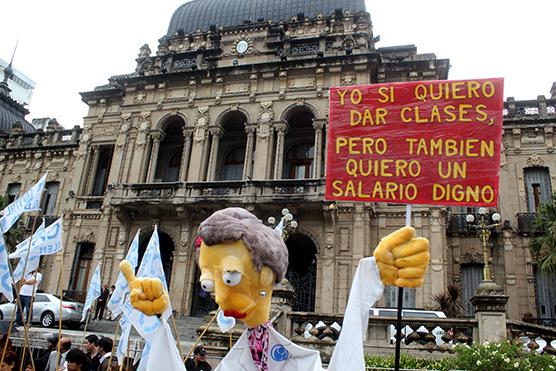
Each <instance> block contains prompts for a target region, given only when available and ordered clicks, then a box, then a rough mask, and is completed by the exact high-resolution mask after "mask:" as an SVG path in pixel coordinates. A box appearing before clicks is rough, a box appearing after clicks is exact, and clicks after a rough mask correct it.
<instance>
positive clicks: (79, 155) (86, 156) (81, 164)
mask: <svg viewBox="0 0 556 371" xmlns="http://www.w3.org/2000/svg"><path fill="white" fill-rule="evenodd" d="M83 147H84V148H83V150H81V148H80V149H79V150H78V151H77V152H75V154H76V161H75V164H74V168H75V169H84V171H83V172H82V173H81V178H80V179H79V188H78V189H77V194H78V195H80V196H82V195H85V192H86V191H87V181H88V178H87V176H88V174H89V170H90V168H91V156H92V153H91V152H92V150H91V149H90V148H91V147H90V146H89V145H88V144H85V145H83Z"/></svg>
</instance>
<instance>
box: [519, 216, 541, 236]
mask: <svg viewBox="0 0 556 371" xmlns="http://www.w3.org/2000/svg"><path fill="white" fill-rule="evenodd" d="M536 215H537V214H535V213H519V214H517V232H518V233H519V234H522V235H524V236H527V235H528V234H530V233H532V232H533V231H532V228H531V223H533V220H535V216H536Z"/></svg>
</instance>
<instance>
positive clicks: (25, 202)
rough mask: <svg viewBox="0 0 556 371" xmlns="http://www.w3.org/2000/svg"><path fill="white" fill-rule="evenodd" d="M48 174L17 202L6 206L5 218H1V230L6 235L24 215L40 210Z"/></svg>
mask: <svg viewBox="0 0 556 371" xmlns="http://www.w3.org/2000/svg"><path fill="white" fill-rule="evenodd" d="M45 182H46V174H44V175H43V176H42V178H41V179H40V180H39V181H38V182H37V183H36V184H35V185H34V186H33V187H31V189H29V190H28V191H27V192H25V193H24V194H23V195H22V196H21V197H19V198H18V199H17V200H15V201H14V202H12V203H11V204H9V205H8V206H6V208H5V209H4V216H3V217H2V218H0V229H1V231H2V232H3V233H6V232H7V231H8V230H9V229H10V228H11V227H12V225H14V224H15V222H16V221H17V219H19V217H20V216H21V214H23V213H27V212H30V211H36V210H40V203H41V197H42V191H43V190H44V184H45Z"/></svg>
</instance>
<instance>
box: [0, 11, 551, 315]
mask: <svg viewBox="0 0 556 371" xmlns="http://www.w3.org/2000/svg"><path fill="white" fill-rule="evenodd" d="M240 44H241V45H240ZM136 61H137V68H136V71H135V72H133V73H130V74H128V75H120V76H112V77H111V78H110V79H109V84H108V85H104V86H99V87H97V88H95V89H94V90H93V91H90V92H85V93H82V94H81V95H82V98H83V101H84V102H85V103H87V105H88V106H89V112H88V114H87V116H86V117H85V119H84V123H83V128H82V129H80V128H74V129H73V130H71V131H68V130H60V129H59V128H58V129H56V130H54V129H52V131H49V130H47V131H46V132H42V131H39V132H37V133H35V134H21V133H14V134H13V135H11V136H7V137H5V138H4V139H5V141H6V143H7V144H6V145H5V147H4V148H2V149H0V174H1V177H0V190H2V191H4V190H8V189H14V188H13V184H15V183H20V184H21V190H23V189H26V188H28V187H29V186H30V185H31V184H32V183H33V182H34V181H36V180H37V179H38V178H39V176H40V175H41V174H43V173H44V172H45V171H46V170H48V171H49V177H48V181H49V182H51V183H53V184H54V183H55V182H58V188H57V189H56V196H55V200H54V201H53V202H54V207H51V209H50V210H51V213H52V215H58V216H60V215H63V216H64V239H65V241H64V244H65V250H64V256H63V266H61V262H62V255H61V253H60V254H59V255H58V256H56V257H51V258H49V259H46V260H45V261H44V266H45V268H46V271H47V274H45V275H44V276H45V278H44V282H43V284H42V287H41V288H42V289H43V290H45V291H49V292H53V291H55V290H58V289H60V287H61V288H62V289H64V290H66V289H67V290H68V291H69V294H74V295H78V294H79V292H81V291H82V290H84V289H85V288H86V285H87V282H88V280H89V279H90V276H92V273H93V270H94V267H95V266H96V264H97V263H98V262H102V263H103V281H104V282H114V281H115V279H116V277H117V274H118V263H119V261H120V260H121V259H122V258H123V257H124V255H125V253H126V251H127V249H128V246H129V243H130V241H131V239H132V238H133V236H134V234H135V233H136V231H137V230H138V229H139V228H141V230H142V234H141V236H142V237H141V240H142V241H141V246H142V248H143V249H144V247H145V245H146V241H147V237H148V235H149V234H150V232H151V231H152V225H154V224H156V225H158V226H159V231H160V236H161V237H160V238H161V245H162V246H161V250H162V256H163V260H164V267H165V270H166V276H167V278H168V280H169V286H170V295H171V298H172V306H173V308H174V309H175V310H176V311H177V312H178V314H180V315H190V314H199V313H203V311H206V310H207V309H208V308H209V307H210V305H207V303H206V302H207V299H206V298H204V297H203V295H202V292H199V288H198V284H197V283H196V282H197V275H198V271H197V268H196V265H195V261H194V248H193V241H194V239H195V236H196V230H197V227H198V225H199V223H200V222H201V221H202V220H203V219H204V218H206V217H207V216H209V215H210V214H211V213H212V212H213V211H215V210H217V209H220V208H223V207H226V206H242V207H245V208H247V209H248V210H250V211H252V212H254V213H255V214H256V215H258V216H259V217H260V218H261V219H263V220H266V219H267V218H268V217H269V216H278V215H279V214H280V210H281V209H282V208H284V207H287V208H289V210H290V211H291V212H292V213H293V214H294V216H295V218H296V219H297V220H298V221H299V227H298V228H297V230H296V231H295V233H293V234H292V235H291V236H290V238H289V240H288V248H289V250H290V256H291V261H290V273H289V276H288V277H289V278H290V280H291V281H293V283H294V286H295V287H296V288H297V289H298V298H297V299H298V302H299V303H300V304H299V305H298V308H297V309H298V310H304V311H315V312H318V313H341V312H343V310H344V307H345V304H346V299H347V297H348V293H349V288H350V283H351V279H352V275H353V274H354V273H355V267H356V264H357V261H358V260H359V259H360V258H361V257H364V256H368V255H369V254H371V253H372V249H373V247H374V246H376V244H377V242H378V241H379V239H380V238H381V237H383V236H385V235H386V234H388V233H390V232H391V231H393V230H395V229H397V228H399V227H400V226H402V225H404V224H405V208H404V207H402V206H396V205H386V204H371V203H357V204H354V203H349V202H339V203H332V204H330V203H328V202H326V201H325V200H324V197H323V195H324V184H325V179H324V169H325V163H326V158H325V157H326V156H325V153H326V148H325V147H326V132H327V125H328V116H327V115H328V88H329V87H331V86H336V85H352V84H370V83H382V82H394V81H414V80H441V79H446V78H447V77H448V69H449V61H448V60H446V59H437V58H436V57H435V56H434V55H433V54H417V50H416V47H415V46H399V47H389V48H376V47H375V38H374V36H373V33H372V24H371V21H370V17H369V14H368V13H364V12H361V13H357V14H353V13H352V12H350V11H349V10H344V11H336V12H334V14H331V15H322V14H321V15H319V16H317V17H315V18H313V19H308V18H304V17H294V18H292V19H291V20H289V21H286V22H284V21H282V22H269V21H265V22H256V23H246V24H242V25H238V26H234V27H227V28H220V29H216V28H215V27H211V28H210V29H209V30H208V31H200V32H196V33H190V34H186V33H183V32H179V31H178V32H176V33H175V34H173V35H170V36H164V37H163V38H161V39H160V44H159V46H158V49H157V51H156V52H155V53H152V51H151V50H150V48H149V47H148V46H147V45H145V46H143V47H141V48H140V51H139V55H138V57H137V59H136ZM537 102H538V112H537V113H535V114H531V115H528V114H525V113H522V112H521V111H520V109H518V107H522V106H524V105H526V106H529V105H531V104H533V102H515V101H511V100H509V101H508V102H507V114H506V116H505V117H506V118H505V122H504V127H505V130H504V153H503V156H502V163H501V192H500V193H501V200H500V205H501V208H500V212H501V213H502V217H503V220H508V223H507V224H505V227H504V229H502V230H501V231H500V233H498V234H496V235H495V236H494V237H493V238H495V240H493V241H494V242H493V245H494V246H493V250H494V253H493V263H494V274H495V279H496V281H497V282H498V283H499V284H500V285H501V286H502V287H503V288H504V290H505V292H506V293H507V294H508V295H509V296H510V301H509V311H508V312H509V313H508V314H509V317H510V318H515V319H518V318H520V317H521V316H522V315H523V314H524V313H527V312H531V313H536V307H535V297H536V295H535V276H534V272H533V266H534V262H533V260H532V258H531V255H530V252H529V250H528V248H527V243H528V238H529V237H528V236H526V235H525V234H523V233H520V230H519V229H518V219H517V217H516V214H517V213H520V212H526V211H527V205H526V193H527V190H526V189H525V183H524V179H523V177H524V175H523V174H524V172H523V171H524V170H523V169H524V168H528V167H538V166H544V167H548V169H549V171H550V174H551V177H550V181H551V182H554V176H555V175H556V169H553V167H554V164H556V161H555V158H554V155H553V154H552V147H553V139H554V138H553V132H552V128H553V126H554V122H555V118H556V115H555V114H554V105H555V103H556V100H552V99H551V100H539V101H535V102H534V103H535V104H537ZM10 185H12V188H10ZM54 185H56V184H54ZM54 188H55V187H54ZM54 188H52V189H54ZM52 193H53V192H52ZM461 211H462V210H455V209H454V210H451V209H447V208H438V207H425V206H420V207H414V208H413V213H412V225H414V226H415V228H416V229H417V233H418V234H419V235H422V236H424V237H427V238H429V239H430V241H431V248H432V251H431V265H430V269H429V271H428V272H427V276H426V281H425V285H424V286H423V287H422V288H420V289H417V290H416V291H415V292H414V293H411V292H410V295H411V297H410V298H409V301H408V302H409V303H410V305H412V306H415V307H419V308H430V307H431V306H432V305H433V300H432V296H433V295H434V294H438V293H441V292H443V291H444V290H445V288H446V286H447V285H448V284H450V283H451V282H456V283H458V284H460V285H461V284H462V282H463V280H462V273H461V269H460V267H462V266H464V265H465V264H470V263H474V262H475V260H478V261H477V262H481V257H482V255H481V251H482V248H481V245H480V240H479V239H478V238H476V237H474V236H470V235H469V234H468V233H465V231H464V230H463V229H462V230H461V231H460V230H458V229H457V228H456V227H457V226H458V225H457V224H456V227H454V220H456V221H457V215H458V214H457V213H458V212H461ZM454 218H455V219H454ZM143 251H144V250H143ZM60 269H62V274H61V279H60V280H59V279H58V277H59V273H60ZM514 288H515V289H514ZM379 304H380V305H382V306H385V305H391V304H392V301H391V300H390V299H389V298H388V296H386V297H385V298H383V299H382V301H381V303H379ZM294 309H295V306H294Z"/></svg>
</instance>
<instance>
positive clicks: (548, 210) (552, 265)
mask: <svg viewBox="0 0 556 371" xmlns="http://www.w3.org/2000/svg"><path fill="white" fill-rule="evenodd" d="M531 232H532V233H533V235H534V236H535V237H534V238H533V239H532V240H531V243H530V245H529V246H530V248H531V251H533V253H534V254H535V255H536V257H537V261H538V263H539V264H538V268H539V271H541V272H544V273H556V193H555V194H553V195H552V200H551V201H550V202H548V203H545V204H542V205H541V206H540V207H539V209H538V210H537V215H536V216H535V219H534V220H533V222H532V223H531Z"/></svg>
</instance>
